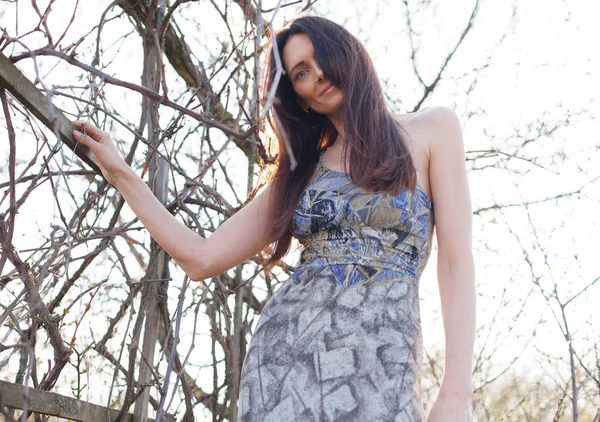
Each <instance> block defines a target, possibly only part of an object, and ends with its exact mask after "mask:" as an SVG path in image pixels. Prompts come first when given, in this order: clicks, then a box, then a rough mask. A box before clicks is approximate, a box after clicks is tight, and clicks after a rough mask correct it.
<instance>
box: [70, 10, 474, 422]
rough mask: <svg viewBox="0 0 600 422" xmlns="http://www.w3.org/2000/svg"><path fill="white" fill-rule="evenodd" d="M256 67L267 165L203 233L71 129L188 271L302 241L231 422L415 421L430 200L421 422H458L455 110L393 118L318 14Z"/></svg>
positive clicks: (467, 304) (257, 340) (467, 246)
mask: <svg viewBox="0 0 600 422" xmlns="http://www.w3.org/2000/svg"><path fill="white" fill-rule="evenodd" d="M276 54H279V55H280V57H281V59H282V63H283V75H282V76H281V78H280V79H279V82H278V84H277V85H275V81H276V80H277V78H276V77H275V75H276V73H277V72H276V71H277V69H276V64H275V63H276V60H275V55H276ZM266 75H267V78H266V87H265V88H266V89H265V92H269V91H270V90H271V89H274V90H275V94H276V97H275V98H276V101H275V102H274V105H273V109H272V115H273V123H274V126H275V130H276V134H277V136H278V139H279V143H280V150H279V156H278V159H277V171H276V173H275V175H274V177H273V180H272V182H271V183H270V184H269V185H268V187H267V188H266V189H265V190H264V191H263V192H262V193H261V194H260V195H258V196H256V198H255V199H254V200H253V201H251V202H250V203H249V204H248V205H246V206H245V207H244V208H243V209H242V210H240V211H239V212H238V213H236V214H235V215H234V216H232V217H231V218H230V219H228V220H227V221H226V222H225V223H224V224H223V225H222V226H221V227H220V228H219V229H218V230H216V231H215V232H214V233H213V234H212V235H211V236H210V237H208V238H202V237H200V236H199V235H197V234H196V233H194V232H193V231H191V230H190V229H188V228H187V227H185V226H184V225H183V224H181V223H180V222H178V220H176V219H175V218H174V217H173V216H171V214H169V213H168V212H167V211H166V210H165V209H164V208H163V206H162V205H161V204H160V203H159V202H158V201H157V200H156V199H155V197H154V196H153V194H152V193H151V191H150V190H149V189H148V188H147V186H146V184H145V183H144V182H143V181H142V180H141V179H140V178H139V177H138V176H137V175H136V174H135V173H134V172H133V171H132V170H131V169H130V168H129V167H128V166H127V165H126V164H125V163H124V161H123V160H122V158H121V157H120V155H119V154H118V152H117V150H116V149H115V147H114V145H113V143H112V141H111V139H110V137H109V135H108V134H106V133H104V132H102V131H100V130H99V129H97V128H95V127H91V126H90V125H87V124H86V126H85V129H86V132H87V135H89V136H84V135H82V134H81V133H79V132H75V133H74V135H75V137H76V138H77V139H78V140H79V141H80V142H81V143H83V144H84V145H86V146H88V147H89V148H90V149H91V150H92V152H93V153H94V155H95V157H96V158H97V161H98V163H99V165H100V167H101V168H102V171H103V173H104V175H105V177H106V178H107V180H108V181H109V182H110V183H111V184H113V185H114V186H115V187H116V188H117V189H118V190H119V191H120V192H121V194H122V195H123V197H124V198H125V200H126V201H127V203H128V204H129V205H130V206H131V208H132V209H133V211H134V212H135V213H136V215H137V216H138V217H139V218H140V220H141V221H142V223H143V224H144V225H145V226H146V228H147V229H148V230H149V232H150V234H151V235H152V236H153V237H154V239H155V240H156V241H157V242H158V243H159V244H160V245H161V246H162V247H163V248H164V249H165V250H166V251H167V252H168V253H169V254H170V255H171V256H172V257H173V259H174V260H175V261H176V262H177V263H178V264H179V265H180V266H181V268H182V269H183V270H184V271H185V272H186V273H187V274H188V275H189V277H190V278H191V279H193V280H201V279H205V278H208V277H211V276H214V275H217V274H220V273H222V272H224V271H226V270H228V269H229V268H232V267H234V266H236V265H238V264H239V263H241V262H243V261H244V260H246V259H248V258H250V257H252V256H254V255H256V254H258V253H260V252H261V251H265V252H268V253H269V256H270V258H269V260H268V261H267V262H266V268H270V267H272V266H273V265H274V264H276V262H277V261H278V260H279V259H280V258H281V257H283V256H284V255H285V254H286V252H287V251H288V249H289V246H290V241H291V238H292V236H294V237H296V238H297V239H298V240H299V241H300V243H301V244H302V245H303V250H302V258H301V262H300V265H299V266H298V267H297V269H296V271H295V272H294V274H293V276H292V277H291V278H290V279H289V280H288V281H287V282H286V283H284V284H283V285H282V286H281V287H280V289H279V290H277V292H276V293H275V294H274V295H273V297H272V298H271V299H269V301H268V302H267V303H266V304H265V306H264V308H263V312H262V314H261V318H260V320H259V322H258V325H257V327H256V330H255V332H254V334H253V337H252V339H251V342H250V345H249V348H248V353H247V355H246V357H245V360H244V366H243V370H242V380H241V385H240V398H239V402H238V404H239V420H241V421H271V420H272V421H300V420H307V421H308V420H311V421H312V420H323V421H325V420H340V421H342V420H343V421H388V420H389V421H423V420H424V419H425V417H424V414H423V413H424V412H423V406H422V403H421V386H420V374H421V363H422V340H421V323H420V312H419V296H418V283H419V278H420V275H421V273H422V271H423V268H424V266H425V264H426V262H427V259H428V257H429V252H430V249H431V239H432V234H433V227H434V209H435V227H436V235H437V242H438V280H439V287H440V296H441V301H442V314H443V320H444V328H445V333H446V352H445V361H444V368H445V369H444V377H443V381H442V385H441V388H440V391H439V394H438V397H437V399H436V401H435V403H434V405H433V408H432V410H431V413H430V415H429V420H430V421H444V422H447V421H461V422H462V421H470V420H471V398H472V381H471V370H472V369H471V365H472V357H473V344H474V335H475V334H474V333H475V281H474V270H473V267H474V266H473V256H472V251H471V201H470V197H469V188H468V182H467V175H466V168H465V157H464V148H463V141H462V135H461V128H460V124H459V122H458V119H457V118H456V115H455V114H454V113H453V112H452V111H451V110H449V109H447V108H444V107H432V108H428V109H424V110H422V111H420V112H418V113H414V114H408V115H398V116H394V115H392V114H391V113H390V112H389V111H388V109H387V107H386V105H385V102H384V96H383V93H382V89H381V86H380V84H379V81H378V78H377V75H376V72H375V70H374V68H373V65H372V62H371V59H370V58H369V56H368V54H367V52H366V51H365V49H364V47H363V46H362V44H361V43H360V42H359V41H358V40H356V38H354V37H353V36H352V35H351V34H350V33H348V32H347V31H346V30H345V29H343V28H342V27H341V26H339V25H337V24H335V23H333V22H331V21H329V20H326V19H323V18H316V17H302V18H299V19H297V20H295V21H293V22H292V23H291V24H290V25H288V26H287V27H286V28H284V29H283V30H282V31H280V32H279V33H278V34H277V36H276V42H275V43H274V45H273V47H272V50H271V53H270V58H269V60H268V62H267V73H266ZM76 125H77V126H78V127H79V128H80V129H81V127H82V123H81V122H78V123H76ZM284 136H285V137H287V140H288V141H289V144H290V145H291V150H292V151H291V152H290V151H288V150H287V149H286V148H285V146H284V143H283V137H284ZM292 153H293V155H294V157H295V159H296V160H297V162H298V166H297V167H296V168H295V169H294V170H291V154H292ZM240 233H244V236H239V234H240Z"/></svg>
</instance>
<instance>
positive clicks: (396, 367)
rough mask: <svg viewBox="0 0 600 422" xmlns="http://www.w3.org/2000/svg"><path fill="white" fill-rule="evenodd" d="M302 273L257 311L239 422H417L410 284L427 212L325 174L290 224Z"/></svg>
mask: <svg viewBox="0 0 600 422" xmlns="http://www.w3.org/2000/svg"><path fill="white" fill-rule="evenodd" d="M292 231H293V234H294V236H295V237H296V238H297V239H298V240H299V241H300V243H301V244H302V245H303V251H302V255H301V260H300V265H299V266H298V267H297V268H296V270H295V271H294V273H293V275H292V277H291V278H290V279H289V280H287V281H286V282H285V283H284V284H283V285H282V286H281V287H280V288H279V290H277V292H276V293H275V294H274V295H273V296H272V297H271V299H269V300H268V301H267V303H266V304H265V306H264V308H263V311H262V314H261V316H260V319H259V321H258V324H257V327H256V330H255V333H254V335H253V336H252V340H251V342H250V345H249V347H248V353H247V354H246V357H245V359H244V365H243V368H242V379H241V385H240V397H239V400H238V406H239V412H238V421H244V422H245V421H252V422H271V421H273V422H285V421H295V422H300V421H344V422H346V421H361V422H365V421H402V422H404V421H407V422H416V421H424V420H425V417H424V414H423V405H422V402H421V382H420V376H421V361H422V337H421V321H420V312H419V292H418V287H419V278H420V275H421V273H422V271H423V269H424V267H425V264H426V262H427V259H428V258H429V253H430V250H431V236H432V233H433V207H432V204H431V201H430V200H429V198H428V196H427V194H426V193H425V192H424V191H423V190H421V189H419V188H417V189H416V190H415V191H403V192H401V193H400V194H399V195H398V196H396V197H392V196H390V195H388V194H386V193H379V192H369V191H367V190H364V189H361V188H358V187H356V186H355V185H353V184H352V182H351V181H350V179H349V177H348V176H347V175H346V174H345V173H340V172H336V171H333V170H330V169H328V168H326V167H325V166H323V163H322V161H321V159H319V162H318V164H317V166H316V170H315V174H314V175H313V178H312V179H311V181H310V182H309V184H308V186H307V187H306V189H305V191H304V192H303V193H302V195H301V197H300V200H299V203H298V207H297V209H296V212H295V214H294V218H293V221H292Z"/></svg>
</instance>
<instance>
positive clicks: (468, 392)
mask: <svg viewBox="0 0 600 422" xmlns="http://www.w3.org/2000/svg"><path fill="white" fill-rule="evenodd" d="M438 396H440V397H448V398H450V397H451V398H455V399H466V400H471V399H472V398H473V384H472V383H469V382H460V383H459V382H453V381H446V380H444V381H442V385H441V386H440V391H439V393H438Z"/></svg>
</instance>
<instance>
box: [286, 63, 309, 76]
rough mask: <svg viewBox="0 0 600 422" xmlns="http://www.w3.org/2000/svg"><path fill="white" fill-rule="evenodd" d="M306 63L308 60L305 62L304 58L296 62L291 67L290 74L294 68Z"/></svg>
mask: <svg viewBox="0 0 600 422" xmlns="http://www.w3.org/2000/svg"><path fill="white" fill-rule="evenodd" d="M305 63H306V62H305V61H304V60H300V61H299V62H298V63H296V64H295V65H294V67H292V68H291V69H290V72H289V73H290V74H292V72H293V71H294V69H296V68H297V67H298V66H301V65H303V64H305Z"/></svg>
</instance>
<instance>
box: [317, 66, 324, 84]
mask: <svg viewBox="0 0 600 422" xmlns="http://www.w3.org/2000/svg"><path fill="white" fill-rule="evenodd" d="M315 71H316V72H315V74H316V75H317V81H319V82H320V81H322V80H323V79H324V78H325V75H323V69H321V68H320V67H319V66H317V67H316V68H315Z"/></svg>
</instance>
